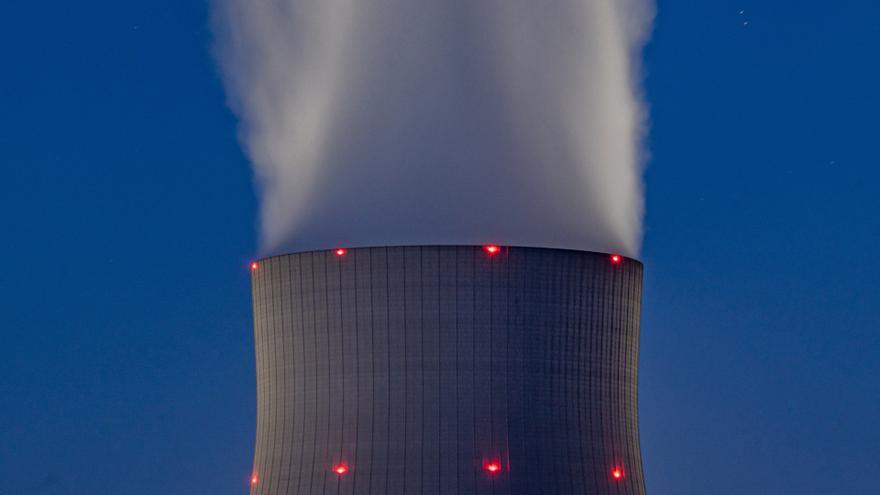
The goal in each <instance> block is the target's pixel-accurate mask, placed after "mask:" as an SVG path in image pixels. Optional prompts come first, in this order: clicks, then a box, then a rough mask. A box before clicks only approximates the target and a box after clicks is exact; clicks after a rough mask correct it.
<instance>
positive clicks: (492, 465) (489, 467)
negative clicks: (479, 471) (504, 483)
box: [483, 461, 501, 474]
mask: <svg viewBox="0 0 880 495" xmlns="http://www.w3.org/2000/svg"><path fill="white" fill-rule="evenodd" d="M483 467H484V468H485V469H486V471H488V472H489V474H498V473H500V472H501V463H500V462H498V461H489V462H487V463H486V465H485V466H483Z"/></svg>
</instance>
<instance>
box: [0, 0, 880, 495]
mask: <svg viewBox="0 0 880 495" xmlns="http://www.w3.org/2000/svg"><path fill="white" fill-rule="evenodd" d="M659 3H660V5H659V16H658V19H657V24H656V31H655V34H654V37H653V41H652V42H651V44H650V45H649V46H648V49H647V51H646V72H647V74H646V76H647V79H646V91H647V97H648V100H649V102H650V106H651V112H652V131H651V136H650V151H651V155H652V158H651V161H650V165H649V168H648V171H647V173H646V181H647V191H648V197H647V220H646V237H645V245H644V249H643V255H642V257H643V260H644V261H645V263H646V268H647V286H646V296H645V311H644V315H643V340H642V368H641V372H642V375H641V427H642V441H643V451H644V455H645V459H646V460H645V466H646V470H647V472H646V476H647V479H648V488H649V492H650V493H652V494H653V495H705V494H713V495H727V494H729V495H743V494H749V495H759V494H798V495H813V494H815V495H833V494H847V495H849V494H856V493H865V494H867V493H873V492H874V491H876V488H875V486H874V484H875V482H876V473H877V472H878V470H880V426H878V423H877V418H880V379H878V378H877V377H878V373H880V288H878V284H877V281H878V280H880V262H878V261H877V256H878V253H880V215H878V212H880V188H878V182H880V159H878V151H877V150H878V149H880V146H878V138H877V135H878V123H877V117H878V115H880V99H878V95H877V88H880V66H878V64H877V62H876V59H877V51H878V48H880V24H878V23H877V19H878V18H880V4H878V3H876V2H870V1H868V0H840V1H837V2H819V1H816V0H800V1H785V0H782V1H775V2H766V1H764V2H759V1H755V0H748V1H746V0H744V1H731V0H719V1H693V2H687V1H684V0H660V2H659ZM741 11H744V12H743V13H740V12H741ZM210 46H211V34H210V29H209V24H208V6H207V4H206V3H205V2H203V1H197V2H181V1H168V0H153V1H150V2H110V1H105V0H97V1H93V2H58V1H47V2H7V3H5V4H4V5H3V6H2V7H0V55H2V68H0V105H2V106H0V147H2V149H3V152H4V153H3V158H2V162H0V163H2V165H3V167H2V175H0V178H2V180H0V211H2V214H0V215H2V217H0V218H2V223H0V229H2V230H0V232H2V236H3V239H2V242H0V259H3V260H4V266H5V267H4V269H3V271H2V273H3V275H2V276H0V339H2V340H0V494H2V495H18V494H25V493H27V494H34V495H37V494H114V495H115V494H132V495H139V494H144V495H155V494H160V493H161V494H242V493H245V492H246V490H247V486H248V477H249V474H250V465H251V456H252V449H253V439H254V427H255V425H254V422H255V385H254V380H255V378H254V362H253V361H254V359H253V344H252V334H251V320H250V318H251V314H250V285H249V274H248V263H249V261H250V259H251V258H252V257H253V256H254V253H255V252H256V245H255V239H256V232H255V227H254V225H255V218H256V199H255V196H254V192H253V187H252V181H251V170H250V167H249V165H248V162H247V160H246V158H245V157H244V155H243V153H242V151H241V149H240V147H239V143H238V141H237V137H236V132H237V131H236V121H235V119H234V118H233V116H232V115H231V113H230V111H229V110H228V109H227V107H226V105H225V97H224V94H223V91H222V87H221V84H220V81H219V78H218V75H217V72H216V69H215V66H214V62H213V59H212V57H211V53H210Z"/></svg>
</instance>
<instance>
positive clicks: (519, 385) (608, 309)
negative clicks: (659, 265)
mask: <svg viewBox="0 0 880 495" xmlns="http://www.w3.org/2000/svg"><path fill="white" fill-rule="evenodd" d="M641 291H642V265H641V263H639V262H638V261H635V260H632V259H629V258H623V257H613V256H611V255H608V254H601V253H591V252H582V251H570V250H557V249H543V248H519V247H510V248H507V247H501V248H499V249H497V250H495V249H485V248H483V247H476V246H414V247H376V248H358V249H348V250H339V251H336V250H327V251H314V252H306V253H297V254H290V255H284V256H277V257H273V258H268V259H265V260H261V261H260V262H258V263H257V264H256V265H255V266H254V270H253V300H254V327H255V328H254V330H255V337H256V354H257V408H258V421H257V441H256V449H255V459H254V475H253V476H254V477H253V479H252V488H251V493H252V494H254V495H276V494H391V495H397V494H400V495H404V494H405V495H413V494H493V495H504V494H511V495H513V494H516V495H519V494H537V493H555V494H583V493H590V494H599V495H604V494H626V495H642V494H644V493H645V488H644V480H643V477H642V463H641V455H640V451H639V436H638V416H637V388H638V387H637V384H638V348H639V345H638V344H639V319H640V308H641Z"/></svg>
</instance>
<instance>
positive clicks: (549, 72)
mask: <svg viewBox="0 0 880 495" xmlns="http://www.w3.org/2000/svg"><path fill="white" fill-rule="evenodd" d="M652 19H653V3H652V1H651V0H214V27H215V32H216V53H217V58H218V60H219V63H220V66H221V69H222V73H223V76H224V80H225V82H226V86H227V90H228V94H229V99H230V102H231V105H232V107H233V109H234V111H235V112H236V113H237V114H238V116H239V117H240V119H241V139H242V142H243V143H244V146H245V147H246V150H247V153H248V155H249V157H250V160H251V161H252V162H253V165H254V169H255V175H256V180H257V186H258V189H259V195H260V200H261V214H260V215H261V217H260V224H261V229H260V231H261V237H262V239H261V245H262V250H263V252H264V254H277V253H281V252H288V251H294V250H304V249H326V248H331V247H336V246H347V247H355V246H369V245H399V244H483V243H488V242H493V243H498V244H505V245H523V246H543V247H558V248H573V249H586V250H595V251H606V252H621V253H624V254H627V255H633V256H634V255H637V254H638V251H639V246H640V242H641V235H642V233H641V232H642V227H641V221H642V210H643V195H642V167H643V162H644V152H643V146H642V143H643V137H644V133H645V127H646V112H645V107H644V105H643V104H642V99H641V90H640V73H639V60H640V58H641V49H642V46H643V44H644V42H645V40H646V38H647V35H648V33H649V31H650V26H651V21H652Z"/></svg>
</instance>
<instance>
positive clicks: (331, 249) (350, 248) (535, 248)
mask: <svg viewBox="0 0 880 495" xmlns="http://www.w3.org/2000/svg"><path fill="white" fill-rule="evenodd" d="M489 246H497V247H499V248H501V249H502V250H504V249H526V250H530V251H545V252H546V251H557V252H568V253H578V254H590V255H598V256H607V257H609V258H611V257H614V256H620V260H621V261H626V262H627V263H636V264H637V265H639V266H640V267H643V266H644V265H643V263H642V261H641V260H639V259H638V258H633V257H631V256H626V255H625V254H621V253H609V252H602V251H588V250H584V249H570V248H556V247H545V246H521V245H511V244H497V245H496V244H387V245H385V244H379V245H366V246H333V247H329V248H326V249H306V250H302V251H291V252H287V253H282V254H275V255H271V256H265V257H262V258H258V259H256V260H255V262H257V263H262V262H265V261H269V260H273V259H276V258H284V257H285V256H293V255H298V254H309V253H333V252H334V251H337V250H339V249H343V250H345V253H346V254H347V253H348V252H350V251H357V250H365V249H394V248H397V249H399V248H416V247H428V248H472V249H486V248H487V247H489Z"/></svg>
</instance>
